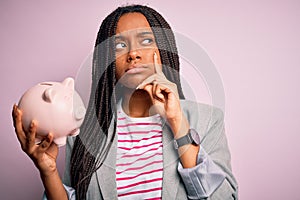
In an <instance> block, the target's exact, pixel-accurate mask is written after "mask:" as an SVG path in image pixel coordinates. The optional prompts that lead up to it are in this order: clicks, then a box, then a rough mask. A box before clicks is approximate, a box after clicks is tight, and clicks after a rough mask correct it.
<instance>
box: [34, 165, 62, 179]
mask: <svg viewBox="0 0 300 200" xmlns="http://www.w3.org/2000/svg"><path fill="white" fill-rule="evenodd" d="M39 172H40V176H41V177H42V178H48V177H52V176H55V175H58V174H59V173H58V170H57V168H56V167H55V168H53V169H48V170H42V169H39Z"/></svg>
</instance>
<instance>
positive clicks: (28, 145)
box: [12, 105, 58, 176]
mask: <svg viewBox="0 0 300 200" xmlns="http://www.w3.org/2000/svg"><path fill="white" fill-rule="evenodd" d="M12 117H13V121H14V127H15V132H16V135H17V137H18V140H19V142H20V144H21V147H22V150H23V151H24V152H25V153H26V154H27V155H28V156H29V157H30V158H31V160H32V161H33V162H34V164H35V166H36V167H37V168H38V169H39V171H40V173H41V175H42V176H49V175H51V174H53V173H56V171H57V168H56V158H57V155H58V147H57V145H56V144H55V143H54V142H53V135H52V133H49V134H48V135H47V136H46V137H45V138H43V140H42V141H41V142H40V143H39V144H36V143H35V136H36V130H37V122H35V121H34V120H33V121H32V122H31V125H30V128H29V131H28V132H27V131H25V130H24V127H23V124H22V111H21V110H20V109H18V107H17V105H14V106H13V111H12Z"/></svg>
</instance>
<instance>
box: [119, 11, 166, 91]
mask: <svg viewBox="0 0 300 200" xmlns="http://www.w3.org/2000/svg"><path fill="white" fill-rule="evenodd" d="M115 45H116V78H117V80H118V81H119V83H121V84H122V85H123V86H125V87H127V88H132V89H134V88H136V87H137V86H138V85H139V84H140V83H141V82H142V81H143V80H145V79H146V78H147V77H149V76H150V75H152V74H154V73H155V69H154V58H153V56H154V52H156V54H157V55H158V63H159V64H160V63H161V60H160V56H159V51H158V48H157V45H156V42H155V37H154V34H153V32H152V30H151V28H150V26H149V23H148V21H147V19H146V17H145V16H144V15H142V14H140V13H128V14H124V15H123V16H121V17H120V19H119V21H118V23H117V29H116V40H115Z"/></svg>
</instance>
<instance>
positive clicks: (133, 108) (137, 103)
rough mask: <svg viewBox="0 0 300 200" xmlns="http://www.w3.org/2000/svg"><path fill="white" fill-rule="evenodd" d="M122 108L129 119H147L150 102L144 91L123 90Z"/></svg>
mask: <svg viewBox="0 0 300 200" xmlns="http://www.w3.org/2000/svg"><path fill="white" fill-rule="evenodd" d="M123 92H124V95H123V101H122V108H123V110H124V112H125V113H126V114H127V115H128V116H130V117H149V109H150V107H151V106H152V100H151V97H150V95H149V94H148V92H146V91H145V90H140V89H138V90H134V89H133V90H132V89H128V88H126V89H124V91H123Z"/></svg>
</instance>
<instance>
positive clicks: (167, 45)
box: [70, 5, 184, 200]
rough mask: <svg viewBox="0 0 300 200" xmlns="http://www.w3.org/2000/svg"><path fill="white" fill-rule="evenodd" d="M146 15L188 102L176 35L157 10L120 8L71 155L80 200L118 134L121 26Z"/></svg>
mask: <svg viewBox="0 0 300 200" xmlns="http://www.w3.org/2000/svg"><path fill="white" fill-rule="evenodd" d="M133 12H138V13H141V14H143V15H144V16H145V17H146V19H147V21H148V23H149V25H150V27H151V28H152V31H153V33H154V36H155V40H156V44H157V47H158V49H159V53H160V57H161V62H162V66H163V73H164V74H165V76H166V77H167V79H168V80H169V81H171V82H173V83H176V84H177V89H178V94H179V98H180V99H184V95H183V92H182V88H181V83H180V78H179V57H178V53H177V47H176V43H175V38H174V34H173V32H172V30H171V27H170V26H169V24H168V23H167V22H166V20H165V19H164V18H163V17H162V16H161V15H160V14H159V13H158V12H156V11H155V10H154V9H152V8H150V7H147V6H142V5H130V6H125V7H118V8H117V9H116V10H115V11H113V12H112V13H111V14H109V15H108V16H107V17H106V18H105V19H104V20H103V22H102V24H101V26H100V29H99V32H98V35H97V39H96V43H95V49H94V54H93V66H92V87H91V94H90V99H89V104H88V108H87V112H86V116H85V119H84V122H83V124H82V126H81V128H80V129H81V132H80V134H79V136H77V137H76V139H75V142H74V146H73V150H72V155H71V165H70V166H71V167H70V175H71V185H72V187H73V188H75V190H76V198H77V199H82V200H85V199H86V192H87V190H88V186H89V183H90V180H91V177H92V174H93V173H94V172H95V171H96V170H97V169H98V168H99V167H101V165H102V164H103V161H104V160H105V158H106V156H107V153H108V151H109V149H110V145H111V144H112V141H113V138H114V137H115V134H116V122H115V121H114V122H112V121H113V120H112V119H113V115H117V113H116V104H117V101H118V97H117V95H116V89H115V87H116V82H117V80H116V77H115V68H116V64H115V42H114V35H115V34H116V28H117V23H118V21H119V19H120V17H121V16H122V15H123V14H126V13H133ZM110 126H112V127H113V129H114V130H113V136H112V138H110V139H109V138H108V129H109V127H110Z"/></svg>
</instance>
